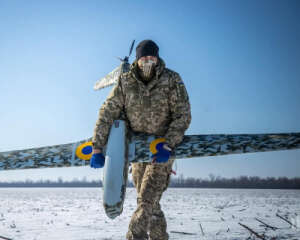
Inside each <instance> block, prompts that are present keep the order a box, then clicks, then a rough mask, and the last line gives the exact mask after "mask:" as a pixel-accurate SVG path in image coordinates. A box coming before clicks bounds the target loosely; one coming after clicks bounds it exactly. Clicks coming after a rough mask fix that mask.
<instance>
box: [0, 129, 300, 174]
mask: <svg viewBox="0 0 300 240" xmlns="http://www.w3.org/2000/svg"><path fill="white" fill-rule="evenodd" d="M152 140H153V136H150V137H149V136H146V135H144V134H139V135H135V136H134V137H133V139H132V141H131V143H130V145H129V154H130V155H131V157H130V161H131V162H149V161H151V158H150V156H151V153H150V150H149V144H150V142H151V141H152ZM90 141H91V139H87V140H84V141H79V142H75V143H69V144H62V145H55V146H48V147H41V148H33V149H25V150H18V151H9V152H2V153H0V171H1V170H13V169H27V168H49V167H72V166H86V165H89V157H88V156H84V155H82V154H83V153H84V152H86V150H87V148H88V145H89V144H91V142H90ZM85 147H87V148H86V149H85V151H81V150H82V149H84V148H85ZM291 149H300V133H280V134H278V133H275V134H215V135H186V136H184V139H183V141H182V143H181V144H180V145H179V146H178V147H177V148H176V149H175V150H174V155H175V157H176V158H177V159H178V158H195V157H205V156H218V155H228V154H241V153H252V152H266V151H277V150H291ZM87 155H89V154H87ZM84 159H86V160H84Z"/></svg>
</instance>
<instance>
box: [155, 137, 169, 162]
mask: <svg viewBox="0 0 300 240" xmlns="http://www.w3.org/2000/svg"><path fill="white" fill-rule="evenodd" d="M156 150H157V153H156V154H153V155H152V156H151V158H152V159H153V161H152V162H153V163H155V162H157V163H165V162H167V161H168V160H169V158H170V156H171V149H170V148H169V147H168V145H167V144H166V143H164V142H161V143H158V144H157V145H156Z"/></svg>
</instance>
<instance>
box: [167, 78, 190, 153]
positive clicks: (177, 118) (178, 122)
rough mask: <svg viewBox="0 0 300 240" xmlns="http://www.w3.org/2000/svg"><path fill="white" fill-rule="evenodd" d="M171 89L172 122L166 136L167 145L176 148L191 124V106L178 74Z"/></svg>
mask: <svg viewBox="0 0 300 240" xmlns="http://www.w3.org/2000/svg"><path fill="white" fill-rule="evenodd" d="M172 82H173V84H174V85H173V86H172V87H171V94H170V109H171V122H170V124H169V128H168V131H167V133H166V135H165V136H164V137H165V139H166V143H167V144H168V145H169V146H170V147H171V148H175V146H176V145H178V144H179V143H180V142H181V141H182V139H183V136H184V132H185V131H186V129H187V128H188V127H189V125H190V122H191V106H190V102H189V97H188V94H187V91H186V88H185V86H184V83H183V81H182V79H181V77H180V75H179V74H178V73H175V81H172Z"/></svg>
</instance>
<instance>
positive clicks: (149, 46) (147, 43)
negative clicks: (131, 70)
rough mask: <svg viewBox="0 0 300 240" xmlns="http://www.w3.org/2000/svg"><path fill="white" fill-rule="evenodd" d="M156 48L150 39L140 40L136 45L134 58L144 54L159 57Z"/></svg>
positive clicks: (137, 58)
mask: <svg viewBox="0 0 300 240" xmlns="http://www.w3.org/2000/svg"><path fill="white" fill-rule="evenodd" d="M158 50H159V48H158V46H157V45H156V43H155V42H153V41H152V40H144V41H141V42H140V43H139V44H138V45H137V47H136V60H139V59H140V58H141V57H145V56H154V57H157V58H159V56H158Z"/></svg>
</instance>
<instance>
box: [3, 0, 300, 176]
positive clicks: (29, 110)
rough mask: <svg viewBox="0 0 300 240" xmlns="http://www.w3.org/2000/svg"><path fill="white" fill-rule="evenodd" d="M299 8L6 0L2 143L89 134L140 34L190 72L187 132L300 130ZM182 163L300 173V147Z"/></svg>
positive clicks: (233, 172) (230, 172)
mask: <svg viewBox="0 0 300 240" xmlns="http://www.w3.org/2000/svg"><path fill="white" fill-rule="evenodd" d="M299 16H300V2H299V1H297V0H288V1H284V0H276V1H275V0H273V1H269V0H263V1H261V0H251V1H250V0H245V1H238V0H228V1H223V0H219V1H214V0H212V1H211V0H210V1H208V0H207V1H186V2H184V1H156V0H152V1H91V0H88V1H79V0H78V1H75V0H74V1H55V0H53V1H37V0H36V1H14V0H12V1H8V0H2V1H0V36H1V37H0V66H1V67H0V102H1V108H0V133H1V135H0V136H1V137H0V151H7V150H13V149H23V148H30V147H39V146H46V145H54V144H61V143H69V142H74V141H77V140H81V139H84V138H87V137H90V136H91V135H92V132H93V128H94V124H95V122H96V119H97V116H98V109H99V108H100V106H101V104H102V103H103V101H104V100H105V98H106V96H107V95H108V93H109V91H110V89H105V90H103V91H100V92H94V91H93V89H92V87H93V85H94V83H95V81H96V80H98V79H99V78H100V77H103V76H105V75H106V74H107V73H108V72H110V71H111V70H112V69H113V68H115V67H116V66H117V65H118V64H119V60H117V59H116V58H115V57H117V56H121V57H124V56H125V55H126V54H128V49H129V46H130V43H131V41H132V40H133V39H136V41H137V42H139V41H141V40H144V39H153V40H154V41H155V42H157V44H158V45H159V47H160V56H161V57H162V58H163V59H164V60H165V62H166V64H167V67H169V68H171V69H173V70H175V71H177V72H179V73H180V75H181V76H182V78H183V80H184V82H185V85H186V88H187V90H188V93H189V96H190V101H191V106H192V123H191V125H190V128H189V129H188V131H187V134H210V133H214V134H215V133H228V134H230V133H274V132H300V64H299V62H300V47H299V42H300V19H299ZM134 55H135V52H134V54H133V56H132V57H131V58H130V61H133V60H134ZM177 172H178V174H184V175H185V176H194V177H207V176H208V174H209V173H213V174H215V175H220V176H225V177H231V176H240V175H258V176H289V177H293V176H299V172H300V150H293V151H280V152H271V153H255V154H244V155H230V156H223V157H214V158H201V159H200V158H199V159H190V160H180V161H178V163H177ZM100 175H101V170H99V171H98V170H94V169H89V168H88V167H87V168H66V169H48V170H26V171H8V172H1V173H0V180H18V179H26V178H33V179H40V178H44V179H46V178H50V179H51V178H57V177H58V176H62V177H63V178H66V179H72V178H74V177H77V178H82V177H83V176H87V177H88V178H98V177H99V176H100Z"/></svg>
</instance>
